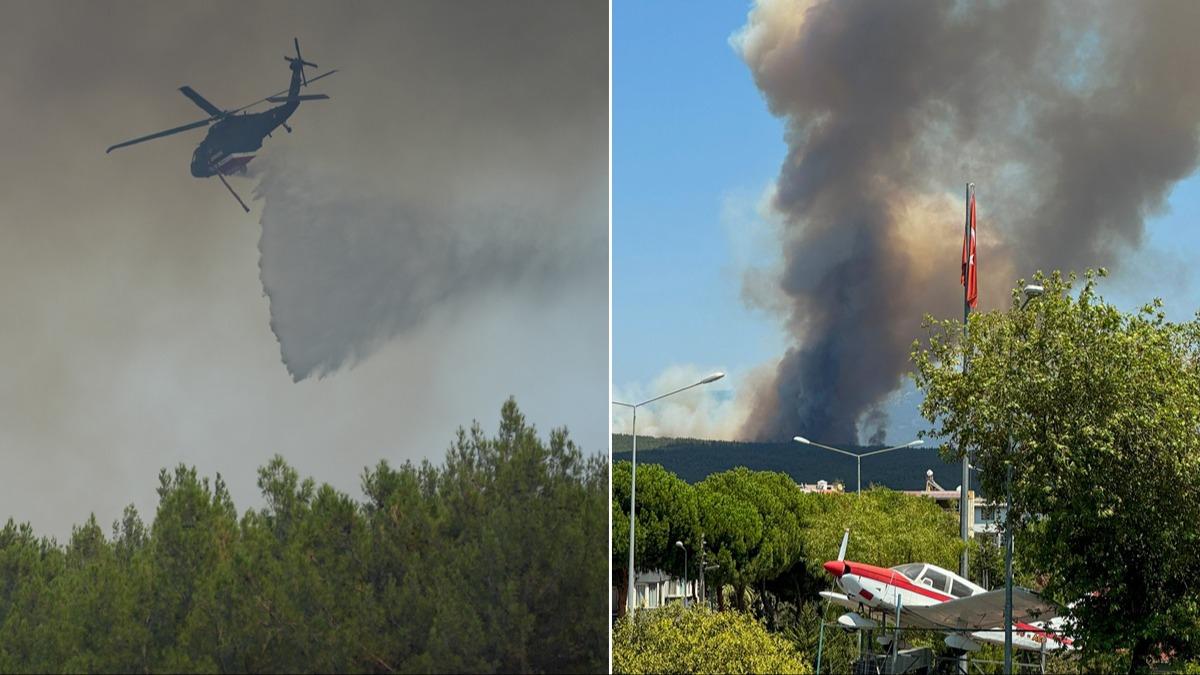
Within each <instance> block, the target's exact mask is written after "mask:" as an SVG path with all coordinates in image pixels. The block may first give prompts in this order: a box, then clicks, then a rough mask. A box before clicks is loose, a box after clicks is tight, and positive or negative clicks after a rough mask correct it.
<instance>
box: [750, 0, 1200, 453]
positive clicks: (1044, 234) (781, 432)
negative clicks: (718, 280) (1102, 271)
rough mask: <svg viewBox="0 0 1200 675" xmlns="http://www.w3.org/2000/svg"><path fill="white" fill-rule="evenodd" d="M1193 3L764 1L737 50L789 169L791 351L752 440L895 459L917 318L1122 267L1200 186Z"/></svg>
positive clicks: (765, 396) (783, 184)
mask: <svg viewBox="0 0 1200 675" xmlns="http://www.w3.org/2000/svg"><path fill="white" fill-rule="evenodd" d="M1197 26H1200V4H1198V3H1120V2H1105V3H1061V4H1051V3H1032V2H992V3H961V2H954V1H952V0H919V1H916V2H904V3H880V2H873V1H871V0H838V1H837V2H833V1H826V2H811V3H796V2H792V1H791V0H783V1H776V0H760V1H759V3H758V4H757V6H756V7H755V8H754V9H753V10H752V12H751V13H750V16H749V20H748V24H747V26H746V27H745V28H744V29H743V30H742V32H740V33H739V34H738V35H737V36H735V38H734V45H735V48H737V49H738V50H739V52H740V54H741V56H742V58H743V59H744V60H745V62H746V63H747V65H748V66H749V67H750V69H751V71H752V73H753V76H754V79H755V82H756V84H757V86H758V87H759V88H760V90H761V91H762V93H763V95H764V97H765V99H766V101H767V103H768V105H769V106H770V110H771V112H772V113H773V114H775V115H777V116H779V117H780V118H782V119H783V120H784V121H785V125H786V140H787V143H788V152H787V157H786V160H785V161H784V164H783V167H782V168H781V170H780V174H779V177H778V179H777V184H776V186H775V199H774V204H773V206H774V208H775V209H776V210H777V211H778V212H779V214H780V215H781V217H782V219H783V221H784V222H785V224H786V227H785V228H784V234H783V235H782V241H781V244H782V246H783V248H784V254H783V273H782V278H780V279H779V280H778V290H779V292H780V294H781V295H782V296H783V299H784V300H785V306H786V308H787V309H786V317H785V319H786V325H787V328H788V331H789V333H790V335H791V337H792V340H793V343H792V346H791V347H790V348H789V349H788V350H787V352H786V354H784V356H783V357H782V359H781V360H780V361H779V363H778V367H777V369H776V372H775V377H774V379H773V381H771V382H770V384H768V385H767V386H764V387H761V388H758V389H757V390H755V391H754V393H753V396H754V398H755V401H756V404H755V406H754V407H753V410H754V412H753V414H752V415H751V417H750V418H749V419H748V420H747V422H746V425H745V426H744V428H743V435H744V436H748V437H754V438H759V439H781V438H789V437H791V436H792V435H794V434H797V433H801V434H805V435H812V436H813V437H814V438H816V437H818V436H819V437H821V438H823V439H829V440H831V441H841V442H854V441H856V440H857V439H858V437H859V435H860V433H866V434H868V435H871V436H873V437H875V438H882V437H883V435H884V431H885V430H886V421H885V420H883V419H881V414H880V411H879V408H878V407H877V406H878V404H879V403H880V402H881V401H882V400H883V399H884V398H885V397H886V396H887V395H888V394H889V393H890V392H892V391H894V390H895V389H896V388H897V387H898V386H899V385H900V384H901V379H902V377H903V374H904V373H905V371H906V370H907V367H908V363H907V362H908V349H909V345H910V344H911V341H912V340H913V339H914V338H915V337H916V336H917V335H918V334H919V326H920V321H921V317H922V315H923V314H925V313H933V314H936V315H940V316H955V315H956V314H957V313H960V312H961V311H962V310H961V307H962V295H961V293H962V289H961V287H959V286H958V285H957V282H958V264H959V261H958V256H959V250H960V246H961V240H962V230H963V215H962V214H963V185H964V183H965V182H967V181H973V182H975V183H976V184H977V186H978V187H977V195H978V200H979V237H980V244H979V260H980V293H981V304H982V306H981V309H986V308H988V307H994V306H997V305H998V304H1000V302H1002V301H1003V299H1004V298H1006V297H1007V294H1008V290H1009V289H1010V288H1011V286H1012V284H1013V283H1014V282H1015V280H1016V278H1017V277H1018V276H1027V275H1028V274H1030V273H1031V272H1033V271H1034V270H1037V269H1043V270H1048V269H1081V268H1085V267H1095V266H1101V265H1103V266H1110V267H1111V266H1113V265H1114V263H1116V262H1117V260H1118V254H1120V253H1121V252H1122V250H1126V249H1128V248H1129V247H1135V246H1137V245H1138V244H1139V243H1140V241H1141V238H1142V235H1143V227H1144V220H1145V218H1146V217H1147V216H1148V215H1152V214H1153V213H1154V212H1156V211H1158V210H1161V209H1162V207H1163V206H1164V202H1165V198H1166V196H1167V194H1168V192H1169V190H1170V188H1171V187H1172V185H1173V184H1174V183H1175V182H1176V181H1178V180H1180V179H1181V178H1184V177H1186V176H1187V175H1188V174H1190V173H1192V171H1193V170H1194V169H1195V167H1196V161H1197V122H1198V121H1200V88H1197V87H1194V86H1191V85H1190V84H1189V83H1190V81H1191V79H1192V78H1193V77H1194V73H1195V72H1197V68H1198V67H1200V42H1198V41H1196V40H1194V39H1192V34H1193V33H1194V29H1195V28H1196V27H1197Z"/></svg>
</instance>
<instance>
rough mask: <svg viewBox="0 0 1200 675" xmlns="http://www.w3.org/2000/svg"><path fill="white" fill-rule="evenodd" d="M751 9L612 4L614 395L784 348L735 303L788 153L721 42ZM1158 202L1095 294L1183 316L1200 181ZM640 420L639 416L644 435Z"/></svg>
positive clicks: (778, 127)
mask: <svg viewBox="0 0 1200 675" xmlns="http://www.w3.org/2000/svg"><path fill="white" fill-rule="evenodd" d="M749 8H750V5H749V4H739V3H682V2H653V3H642V2H616V3H614V6H613V71H612V72H613V75H612V78H613V79H612V82H613V103H612V108H613V120H612V129H613V132H612V133H613V136H612V145H613V151H612V158H613V159H612V186H613V195H612V204H613V212H612V213H613V216H612V217H613V221H612V257H613V261H612V265H613V271H612V288H613V296H612V298H613V300H612V301H613V308H612V336H613V338H612V339H613V361H612V363H613V386H614V391H615V392H616V395H617V396H618V397H622V396H624V397H627V398H632V397H635V396H639V395H642V394H645V395H654V394H656V393H661V392H660V391H658V387H661V386H663V383H664V382H665V381H666V380H662V378H661V376H662V375H663V373H664V372H665V371H667V370H668V369H670V368H672V367H676V369H679V368H681V367H683V368H684V370H686V367H694V368H695V370H696V372H707V371H709V370H713V369H717V368H721V369H726V370H728V371H729V373H730V376H729V377H728V378H727V379H726V380H725V381H723V382H722V383H720V384H719V385H715V386H714V389H715V391H714V392H710V395H711V394H714V393H715V394H716V395H717V396H718V397H730V396H731V395H732V394H731V392H732V390H734V389H736V388H737V387H738V385H739V384H740V383H741V382H742V381H743V380H744V377H745V375H746V374H747V373H748V372H749V371H750V369H752V368H754V367H756V366H761V365H762V364H764V363H773V362H774V361H775V360H776V359H777V358H778V356H780V355H781V354H782V352H783V350H784V349H785V348H786V345H787V342H786V340H785V336H784V335H783V333H782V331H781V330H780V329H779V328H778V325H777V323H776V320H775V319H774V317H772V316H771V315H769V314H767V313H765V312H763V311H761V310H755V309H751V308H749V307H747V305H746V303H745V302H744V301H743V300H742V274H743V266H744V263H745V262H746V261H747V258H751V259H752V260H751V262H758V263H761V262H764V260H755V259H754V258H758V257H762V258H765V259H769V256H770V254H771V250H770V246H769V244H770V238H769V236H767V235H766V234H764V231H763V229H762V227H759V228H757V229H756V228H754V227H752V226H751V227H743V225H746V224H747V223H746V221H753V220H754V217H753V207H754V204H755V203H756V201H757V200H759V199H760V197H761V195H762V194H763V192H764V190H766V189H767V188H768V187H769V186H770V184H771V183H772V181H773V180H774V178H775V176H776V175H777V173H778V170H779V166H780V162H781V161H782V159H783V157H784V153H785V151H786V146H785V144H784V141H783V125H782V123H781V122H780V120H778V119H776V118H774V117H772V116H771V114H770V113H769V112H768V110H767V108H766V104H765V102H764V100H763V98H762V96H761V95H760V94H759V92H758V90H757V88H756V87H755V86H754V83H753V81H752V80H751V76H750V71H749V69H748V68H747V67H746V66H745V64H744V63H742V61H741V60H740V58H739V57H738V56H737V54H736V53H735V52H734V50H733V49H732V48H731V47H730V44H729V38H730V36H731V35H732V34H733V33H735V32H736V31H737V30H738V29H740V28H741V27H742V26H743V25H744V24H745V22H746V15H747V13H748V11H749ZM1169 202H1170V203H1169V206H1168V209H1167V211H1166V212H1165V213H1163V214H1158V215H1156V216H1154V217H1152V218H1151V219H1150V220H1149V221H1148V223H1147V228H1146V236H1145V240H1144V243H1143V246H1142V247H1141V248H1140V249H1139V250H1138V251H1136V252H1131V253H1130V254H1129V256H1128V257H1127V258H1126V259H1125V260H1124V261H1123V264H1122V266H1121V267H1120V269H1119V270H1117V271H1116V273H1115V274H1114V276H1113V277H1111V278H1110V279H1109V280H1107V281H1106V283H1105V284H1104V285H1103V286H1102V292H1103V293H1104V295H1105V296H1106V297H1107V298H1108V299H1109V300H1111V301H1114V302H1116V303H1117V304H1118V305H1119V306H1121V307H1123V308H1126V309H1132V308H1134V307H1136V306H1138V305H1140V304H1141V303H1143V302H1145V301H1147V300H1149V299H1150V298H1152V297H1155V296H1160V297H1163V299H1164V300H1165V301H1166V303H1167V307H1166V309H1167V312H1168V316H1170V317H1171V318H1172V319H1177V320H1184V319H1188V318H1190V317H1191V316H1192V315H1193V313H1194V312H1195V309H1196V308H1197V307H1200V288H1198V284H1197V280H1196V279H1195V277H1194V275H1193V274H1192V273H1191V271H1190V262H1189V261H1190V259H1191V258H1192V257H1193V256H1195V255H1196V254H1197V253H1200V231H1198V230H1197V228H1195V227H1193V225H1194V222H1195V219H1194V217H1193V215H1192V214H1195V213H1200V180H1198V179H1197V178H1196V176H1194V175H1193V176H1192V177H1190V178H1188V179H1187V180H1185V181H1183V182H1181V183H1179V184H1178V185H1177V186H1176V187H1175V190H1174V192H1173V193H1172V195H1171V197H1170V200H1169ZM734 224H739V225H738V226H737V227H734ZM750 225H752V223H750ZM764 244H765V245H764ZM983 255H984V254H981V264H986V258H985V257H983ZM656 379H658V380H659V382H657V383H656V382H655V380H656ZM915 398H916V397H914V396H911V395H910V396H906V397H904V401H902V402H898V403H895V404H893V405H891V406H889V407H890V409H891V412H892V418H893V419H892V425H891V426H890V428H889V429H890V434H889V440H890V441H894V442H902V441H906V440H908V438H909V437H910V435H911V434H912V433H914V432H915V431H916V429H917V428H918V427H919V423H918V421H917V420H914V419H912V417H913V410H914V406H915V403H916V401H915ZM618 412H619V411H618ZM697 414H703V413H697ZM641 422H642V416H641V415H640V414H639V429H642V426H641ZM616 428H618V429H622V428H624V427H623V426H622V425H621V423H618V424H617V426H616ZM900 436H904V438H900Z"/></svg>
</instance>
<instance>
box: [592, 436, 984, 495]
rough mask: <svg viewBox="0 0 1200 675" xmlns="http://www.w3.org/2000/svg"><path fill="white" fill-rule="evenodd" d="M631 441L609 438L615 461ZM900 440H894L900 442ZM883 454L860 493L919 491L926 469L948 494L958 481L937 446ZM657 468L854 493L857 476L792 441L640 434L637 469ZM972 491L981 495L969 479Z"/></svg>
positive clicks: (865, 469) (870, 462)
mask: <svg viewBox="0 0 1200 675" xmlns="http://www.w3.org/2000/svg"><path fill="white" fill-rule="evenodd" d="M632 440H633V437H632V436H630V435H629V434H613V435H612V444H613V461H614V462H622V461H626V462H627V461H629V459H630V450H632V444H633V443H632ZM904 440H906V439H900V440H899V441H897V442H903V441H904ZM929 443H930V445H929V447H924V448H905V449H903V450H896V451H895V452H885V453H883V454H880V455H873V456H871V457H868V458H866V459H864V460H862V486H863V489H864V490H865V489H867V487H869V486H871V485H881V486H885V487H889V488H891V489H893V490H922V489H924V488H925V471H926V470H929V469H932V470H933V475H934V478H935V479H936V480H937V481H938V482H939V483H941V485H942V486H943V487H945V488H947V489H949V490H953V489H955V488H957V487H958V485H959V483H961V482H962V465H961V464H958V463H955V462H946V461H945V460H944V459H942V458H941V457H940V456H939V455H938V449H937V445H936V443H935V442H933V441H929ZM882 447H884V446H881V445H872V446H865V445H863V446H858V445H847V446H845V447H844V448H843V449H845V450H846V451H847V452H853V453H864V452H869V451H872V450H878V449H880V448H882ZM642 464H658V465H659V466H661V467H663V468H664V469H666V470H667V471H670V472H671V473H673V474H675V475H677V476H679V477H680V478H682V479H683V480H685V481H687V482H689V483H699V482H700V481H702V480H704V479H705V478H707V477H708V476H710V475H712V474H715V473H721V472H722V471H729V470H730V469H734V468H737V467H739V466H744V467H746V468H747V469H751V470H753V471H782V472H783V473H786V474H788V475H789V476H791V478H792V480H794V481H796V482H798V483H816V482H817V481H819V480H825V481H829V482H837V481H841V482H842V484H843V485H845V487H846V489H847V490H850V491H853V490H854V486H855V480H856V479H857V475H856V473H855V462H854V458H852V457H846V456H845V455H839V454H837V453H833V452H830V451H828V450H822V449H821V448H816V447H812V446H806V445H800V444H799V443H795V442H791V441H788V442H781V443H760V442H753V441H710V440H701V439H695V438H656V437H653V436H642V435H641V434H638V466H641V465H642ZM971 489H972V490H975V491H976V494H978V493H979V484H978V482H977V480H976V477H975V476H972V480H971Z"/></svg>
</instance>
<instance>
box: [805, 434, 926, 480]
mask: <svg viewBox="0 0 1200 675" xmlns="http://www.w3.org/2000/svg"><path fill="white" fill-rule="evenodd" d="M792 440H793V441H796V442H797V443H803V444H804V445H812V446H816V447H818V448H823V449H825V450H832V451H834V452H837V453H841V454H843V455H849V456H850V457H853V458H854V461H855V463H856V464H857V465H858V487H857V489H855V492H856V493H858V494H861V493H862V458H863V457H870V456H871V455H879V454H882V453H885V452H891V451H893V450H902V449H904V448H914V447H916V446H918V445H924V444H925V441H923V440H920V439H917V440H915V441H909V442H908V443H905V444H904V445H897V446H894V447H891V448H884V449H882V450H872V451H871V452H864V453H853V452H850V451H849V450H842V449H840V448H835V447H832V446H829V445H824V444H822V443H817V442H815V441H810V440H808V439H807V438H805V437H803V436H796V437H795V438H793V439H792Z"/></svg>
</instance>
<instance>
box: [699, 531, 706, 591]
mask: <svg viewBox="0 0 1200 675" xmlns="http://www.w3.org/2000/svg"><path fill="white" fill-rule="evenodd" d="M699 590H700V604H702V605H707V604H708V596H707V595H705V594H704V533H703V532H701V533H700V589H699Z"/></svg>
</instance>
